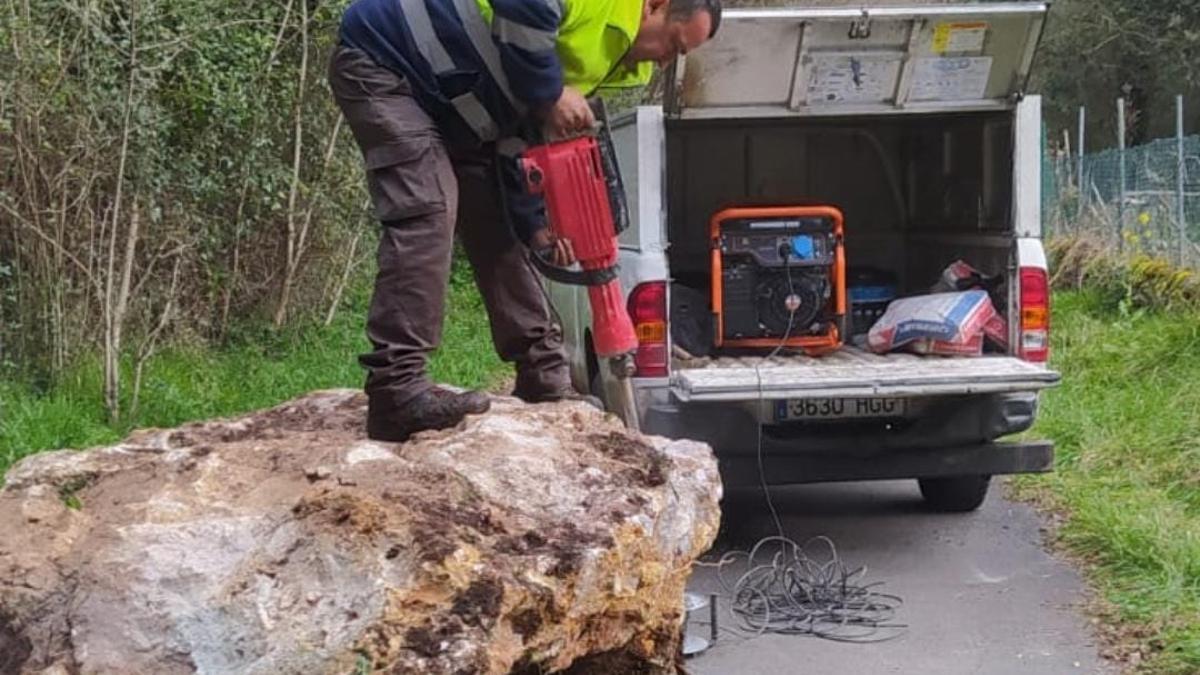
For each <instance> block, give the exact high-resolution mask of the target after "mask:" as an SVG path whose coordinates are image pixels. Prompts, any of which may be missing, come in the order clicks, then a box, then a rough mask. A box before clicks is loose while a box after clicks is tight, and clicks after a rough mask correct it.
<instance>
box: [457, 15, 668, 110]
mask: <svg viewBox="0 0 1200 675" xmlns="http://www.w3.org/2000/svg"><path fill="white" fill-rule="evenodd" d="M548 1H550V2H556V1H557V2H559V3H560V6H561V7H562V12H561V14H560V16H561V17H562V18H561V20H560V22H559V26H558V31H557V35H556V37H555V40H554V46H555V51H556V52H557V54H558V59H559V62H560V63H561V64H562V71H563V84H565V85H567V86H570V87H574V88H576V89H578V90H580V91H582V92H583V93H584V94H592V93H595V92H596V91H597V90H600V89H608V88H626V87H637V86H643V85H645V84H646V83H648V82H649V81H650V76H651V74H652V73H653V72H654V64H653V63H650V62H645V63H640V64H638V65H637V66H635V67H632V68H631V67H629V66H626V65H624V64H623V63H622V60H623V59H624V58H625V55H626V54H627V53H628V52H629V48H630V47H631V46H632V45H633V40H634V38H635V37H637V33H638V29H639V28H640V27H641V25H642V7H643V4H644V3H643V0H548ZM476 2H477V3H478V4H479V9H480V11H481V12H482V13H483V16H484V19H485V20H486V21H487V22H488V23H489V24H491V23H492V22H493V21H492V19H493V10H492V3H491V0H476Z"/></svg>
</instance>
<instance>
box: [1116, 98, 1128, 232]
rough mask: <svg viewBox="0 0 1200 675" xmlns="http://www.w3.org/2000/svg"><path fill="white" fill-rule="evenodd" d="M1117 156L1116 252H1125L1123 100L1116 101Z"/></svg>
mask: <svg viewBox="0 0 1200 675" xmlns="http://www.w3.org/2000/svg"><path fill="white" fill-rule="evenodd" d="M1117 156H1118V163H1119V164H1120V173H1121V191H1120V194H1119V195H1118V196H1117V199H1118V200H1119V201H1118V202H1117V250H1118V251H1121V252H1124V250H1125V191H1126V190H1127V189H1128V185H1127V184H1126V182H1125V178H1126V177H1125V99H1124V97H1122V98H1119V99H1117Z"/></svg>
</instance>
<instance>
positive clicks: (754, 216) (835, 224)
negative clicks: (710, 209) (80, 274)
mask: <svg viewBox="0 0 1200 675" xmlns="http://www.w3.org/2000/svg"><path fill="white" fill-rule="evenodd" d="M843 226H844V218H843V216H842V212H841V211H840V210H838V209H836V208H834V207H832V206H775V207H746V208H731V209H726V210H724V211H721V212H720V213H717V214H716V215H714V216H713V218H712V223H711V237H712V308H713V314H714V315H715V316H714V318H715V325H716V342H715V344H716V347H717V348H718V349H726V350H738V349H775V348H789V349H799V350H803V351H804V352H806V353H808V354H810V355H814V356H817V355H821V354H827V353H829V352H833V351H836V350H837V349H838V348H840V347H841V346H842V344H843V340H845V337H846V317H847V311H846V305H847V296H846V250H845V242H844V240H843Z"/></svg>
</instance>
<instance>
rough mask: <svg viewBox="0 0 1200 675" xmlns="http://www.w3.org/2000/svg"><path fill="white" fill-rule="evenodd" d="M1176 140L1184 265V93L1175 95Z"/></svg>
mask: <svg viewBox="0 0 1200 675" xmlns="http://www.w3.org/2000/svg"><path fill="white" fill-rule="evenodd" d="M1175 140H1176V147H1177V153H1178V156H1177V157H1176V159H1177V160H1178V162H1179V163H1178V165H1177V166H1176V169H1175V201H1176V202H1177V204H1176V206H1177V208H1178V214H1179V215H1178V216H1177V218H1178V220H1179V222H1178V227H1179V265H1180V266H1181V267H1182V266H1184V265H1186V264H1187V244H1188V228H1187V194H1186V192H1185V187H1186V185H1185V183H1184V174H1185V172H1186V171H1187V158H1186V156H1185V155H1184V143H1183V141H1184V129H1183V95H1182V94H1181V95H1179V96H1176V97H1175Z"/></svg>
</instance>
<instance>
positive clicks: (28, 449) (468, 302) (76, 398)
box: [0, 266, 504, 477]
mask: <svg viewBox="0 0 1200 675" xmlns="http://www.w3.org/2000/svg"><path fill="white" fill-rule="evenodd" d="M367 286H368V285H367V284H362V285H361V286H360V287H359V288H357V289H356V291H355V292H354V293H352V294H351V295H350V296H349V297H347V299H346V302H345V303H344V305H345V306H344V307H343V309H342V311H341V312H339V314H338V316H337V317H336V319H335V321H334V322H333V324H332V325H330V326H322V325H313V324H309V325H306V326H300V327H297V328H292V329H287V330H284V331H279V332H276V331H271V330H267V329H244V330H243V331H242V332H240V333H239V334H238V335H236V336H235V338H234V339H233V340H231V346H229V347H226V348H224V349H219V350H216V349H202V348H196V347H187V348H184V347H175V348H170V349H167V350H164V351H163V352H162V353H160V354H158V355H157V356H155V357H154V358H153V360H152V361H151V362H150V363H149V365H148V367H147V370H146V376H145V382H144V384H143V387H142V395H141V405H140V410H139V412H138V415H137V417H136V418H134V419H132V420H127V421H124V422H123V423H121V424H115V425H114V424H109V423H108V422H107V421H106V420H105V415H104V405H103V399H102V395H101V382H102V376H101V371H100V366H99V363H98V362H96V361H90V362H86V361H85V362H84V363H81V364H80V365H79V366H78V367H77V368H75V369H74V371H73V372H72V374H71V376H70V377H68V378H65V379H63V380H62V381H60V382H59V383H57V385H56V386H54V387H53V388H51V389H50V390H49V391H47V392H44V393H36V392H34V391H31V390H30V389H29V388H28V387H25V386H22V385H20V384H18V383H13V382H0V477H2V476H3V474H4V472H5V471H6V470H7V469H8V467H10V466H12V464H13V463H15V462H16V461H18V460H19V459H21V458H22V457H25V456H27V455H29V454H32V453H35V452H40V451H44V450H51V449H58V448H84V447H90V446H95V445H102V444H106V443H113V442H116V441H117V440H119V439H120V438H122V437H123V436H124V435H125V434H127V433H128V432H129V430H130V429H131V428H135V427H172V426H176V425H179V424H182V423H184V422H188V421H192V420H199V419H209V418H213V417H225V416H230V415H236V414H240V413H244V412H248V411H251V410H256V409H260V408H266V407H270V406H273V405H275V404H278V403H280V402H283V401H286V400H288V399H291V398H294V397H296V396H299V395H301V394H304V393H306V392H309V391H313V390H317V389H329V388H336V387H350V388H357V387H361V386H362V383H363V376H364V373H363V370H362V369H361V368H360V367H359V366H358V362H357V360H356V357H357V355H358V354H359V352H361V351H363V350H364V349H365V347H366V346H367V345H366V338H365V337H364V335H363V322H364V321H365V319H364V317H365V316H366V306H367V302H368V299H369V288H368V287H367ZM448 304H449V306H448V308H447V309H448V311H447V320H446V326H445V335H444V339H443V343H442V348H441V350H440V351H439V352H438V354H437V355H436V356H435V357H434V359H433V362H432V364H431V366H430V370H431V374H432V376H433V378H434V379H436V380H437V381H440V382H445V383H450V384H456V385H460V386H464V387H485V386H488V385H490V384H492V383H493V382H495V381H496V380H497V379H498V378H499V377H501V376H502V375H503V372H504V368H503V364H501V363H500V361H499V359H498V358H497V357H496V355H495V352H494V350H493V348H492V343H491V337H490V333H489V329H488V321H487V315H486V313H485V312H484V309H483V303H482V301H481V300H480V298H479V296H478V294H477V293H476V291H475V287H474V285H473V283H472V281H471V279H470V273H469V270H468V269H467V268H466V267H465V266H456V268H455V274H454V278H453V281H452V284H451V289H450V293H449V297H448ZM126 381H129V379H127V380H126Z"/></svg>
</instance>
